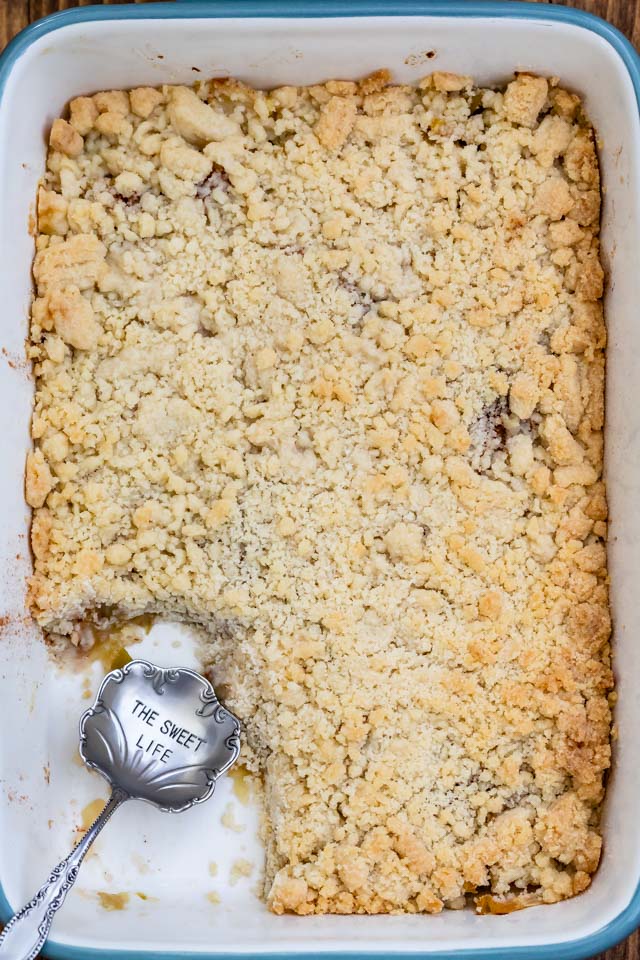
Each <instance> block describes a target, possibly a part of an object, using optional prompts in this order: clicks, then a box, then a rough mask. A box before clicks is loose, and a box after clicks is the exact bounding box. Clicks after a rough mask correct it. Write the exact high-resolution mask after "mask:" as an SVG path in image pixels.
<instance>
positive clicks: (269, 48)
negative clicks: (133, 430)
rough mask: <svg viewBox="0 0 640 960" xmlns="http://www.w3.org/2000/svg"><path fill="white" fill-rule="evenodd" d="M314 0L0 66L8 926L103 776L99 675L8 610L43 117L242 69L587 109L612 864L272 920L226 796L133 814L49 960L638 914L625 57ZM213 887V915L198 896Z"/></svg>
mask: <svg viewBox="0 0 640 960" xmlns="http://www.w3.org/2000/svg"><path fill="white" fill-rule="evenodd" d="M314 2H315V0H298V2H296V3H294V2H291V3H289V2H288V0H282V2H277V3H271V2H265V3H259V2H256V3H254V2H251V0H237V2H236V3H233V2H231V3H218V2H215V0H214V2H211V3H186V4H182V5H176V4H172V3H168V4H147V5H141V6H135V7H133V6H132V7H124V6H115V7H95V8H91V7H88V8H87V7H83V8H80V9H77V10H73V11H66V12H65V13H63V14H58V15H55V16H54V17H52V18H49V19H48V20H47V21H44V22H42V23H41V24H38V25H36V26H34V27H31V28H30V29H29V30H28V31H26V32H25V33H23V34H22V35H21V36H20V37H19V38H18V39H17V40H16V41H14V43H13V44H12V45H11V46H10V47H9V48H8V50H7V51H6V52H5V54H4V56H3V58H2V61H1V62H0V96H1V101H0V289H1V290H2V298H3V303H4V307H3V310H2V314H1V319H0V347H1V348H2V353H1V355H0V451H1V453H0V462H1V464H2V471H1V474H0V484H1V487H0V490H1V500H0V504H1V506H0V616H2V620H0V678H1V686H0V721H1V722H0V883H1V888H0V893H1V896H0V901H1V903H0V912H1V913H2V914H5V915H8V914H9V913H10V912H11V907H17V906H18V905H19V904H21V903H22V902H24V901H25V900H26V899H28V897H29V896H30V895H31V894H32V893H33V892H34V890H35V889H36V888H37V887H38V885H39V884H40V883H41V882H42V881H43V880H44V877H45V874H46V871H47V869H48V867H49V866H50V865H52V864H53V863H54V862H56V861H57V860H58V859H59V858H60V857H61V856H62V855H63V854H65V853H66V852H67V849H68V848H69V844H70V841H71V839H72V835H73V830H74V827H75V826H76V825H77V824H78V822H79V819H80V811H81V809H82V808H83V806H84V805H85V804H87V803H88V802H89V801H91V800H94V799H95V798H97V797H100V796H104V795H105V791H104V786H103V784H102V781H100V780H99V779H98V778H97V777H96V776H94V775H91V774H89V773H88V772H86V771H85V770H84V769H82V768H81V767H80V766H79V765H78V763H77V761H76V760H75V759H74V752H75V744H76V721H77V718H78V716H79V714H80V712H81V710H82V709H83V708H84V707H85V706H86V703H87V700H86V699H83V697H82V693H83V690H86V689H87V688H89V689H91V688H92V687H93V686H94V685H95V683H96V681H97V679H98V677H99V674H100V668H99V666H98V665H94V666H93V668H90V669H85V670H83V671H80V672H77V673H75V674H74V673H73V672H69V671H67V672H65V671H59V670H57V669H56V668H54V666H53V665H52V664H51V663H50V661H49V660H48V658H47V653H46V652H45V649H44V646H43V644H42V640H41V637H40V636H39V635H38V633H37V631H35V630H34V629H33V627H32V626H31V625H30V623H29V620H28V618H27V616H26V612H25V601H24V592H25V580H26V577H27V575H28V572H29V566H30V558H29V548H28V523H29V517H28V513H27V510H26V509H25V505H24V501H23V493H22V485H23V463H24V456H25V452H26V450H27V447H28V443H29V439H28V436H29V431H28V424H29V416H30V402H31V393H32V387H31V383H30V379H29V371H28V368H27V365H26V364H25V362H24V359H23V357H24V339H25V335H26V331H27V313H28V304H29V297H30V289H31V282H30V264H31V260H32V256H33V240H32V237H31V236H30V234H29V218H30V211H32V208H33V200H34V196H35V191H36V185H37V182H38V178H39V177H40V175H41V173H42V170H43V163H44V156H45V134H46V131H47V128H48V126H49V124H50V122H51V120H52V119H53V118H54V117H55V116H57V115H59V113H60V111H61V110H62V109H63V107H64V104H65V102H66V101H67V100H68V99H69V98H70V97H72V96H74V95H77V94H80V93H91V92H93V91H95V90H100V89H104V88H111V87H127V86H132V85H137V84H159V83H163V82H171V83H175V82H181V83H185V82H186V83H189V82H190V81H192V80H193V79H195V78H196V77H206V76H225V75H235V76H238V77H240V78H242V79H243V80H246V81H248V82H249V83H252V84H255V85H257V86H275V85H279V84H284V83H293V84H303V83H310V82H315V81H318V80H322V79H326V78H329V77H345V78H346V77H359V76H362V75H363V74H366V73H367V72H369V71H371V70H373V69H375V68H378V67H381V66H386V67H390V68H391V69H392V70H393V73H394V76H395V77H396V78H397V79H398V80H400V81H403V82H411V81H414V80H417V79H418V78H419V77H421V76H422V75H423V74H425V73H427V72H429V71H430V70H431V69H434V68H435V67H437V68H438V69H441V70H454V71H460V72H464V73H472V74H474V75H475V77H476V78H477V79H478V80H479V81H480V82H482V83H488V84H491V83H496V82H501V81H503V80H505V79H507V78H508V77H509V76H510V75H511V74H512V72H513V70H514V69H515V68H525V69H528V70H533V71H538V72H540V73H543V74H557V75H559V76H560V77H561V78H562V80H563V82H564V83H565V84H567V85H569V86H570V87H572V88H575V90H577V91H578V92H580V93H581V94H582V95H584V97H585V99H586V105H587V109H588V111H589V113H590V115H591V117H592V119H593V121H594V123H595V125H596V127H597V129H598V132H599V137H600V153H601V159H602V170H603V178H604V185H605V191H606V193H605V204H604V215H603V234H602V236H603V244H604V255H605V262H606V265H607V268H608V278H609V280H608V293H607V298H608V303H607V308H608V309H607V315H608V324H609V354H608V379H607V391H608V408H607V449H606V457H607V475H608V482H609V496H610V506H611V517H612V524H611V542H610V565H611V576H612V599H613V611H614V618H615V654H616V655H615V665H616V673H617V680H618V691H619V703H618V707H617V717H616V720H617V730H618V732H619V739H618V741H617V744H616V756H615V765H614V770H613V774H612V777H611V781H610V786H609V792H608V800H607V806H606V816H605V838H606V840H605V848H604V856H603V861H602V865H601V867H600V869H599V870H598V873H597V875H596V877H595V879H594V882H593V884H592V886H591V887H590V889H589V890H588V891H587V892H586V893H585V894H583V895H582V896H580V897H578V898H576V899H573V900H571V901H567V902H564V903H560V904H556V905H554V906H547V907H539V908H535V909H531V910H526V911H523V912H521V913H515V914H512V915H510V916H506V917H494V916H488V917H477V916H474V915H473V914H472V913H471V912H469V911H462V912H445V913H444V914H441V915H440V916H437V917H429V916H420V917H410V916H404V917H403V916H399V917H367V918H364V917H315V918H308V919H307V918H299V917H275V916H272V915H271V914H269V913H268V912H267V910H266V908H265V907H264V905H263V904H262V903H261V902H260V900H259V899H258V898H257V897H256V895H255V892H254V889H255V884H256V881H257V879H258V874H259V870H260V861H261V851H260V844H259V842H258V840H257V813H256V809H255V808H254V807H252V806H251V805H249V806H243V805H242V804H241V803H240V801H239V800H237V799H236V798H235V797H234V794H233V790H232V783H231V781H229V780H228V779H227V780H226V782H224V783H221V784H220V785H219V788H218V791H217V793H216V796H215V797H214V798H213V800H212V801H211V802H210V803H207V804H205V805H203V806H202V807H198V808H195V809H193V810H192V811H191V812H189V813H187V814H184V815H182V816H180V817H170V816H167V815H165V814H161V813H158V812H156V811H154V810H151V809H149V807H147V806H145V805H143V804H138V805H136V804H130V805H128V807H127V808H125V809H124V811H123V812H122V813H121V814H120V815H119V816H118V818H117V820H116V821H115V822H113V824H111V825H110V826H109V828H108V829H107V830H106V831H105V833H104V834H103V836H102V838H101V840H100V841H99V843H98V849H97V853H96V855H95V856H93V857H90V858H89V860H88V862H86V864H85V866H84V867H83V869H82V873H81V876H80V880H79V882H78V885H77V887H76V889H75V890H74V892H73V893H72V894H71V895H70V896H69V898H68V900H67V903H66V905H65V908H64V910H63V911H62V912H61V913H60V914H59V915H58V919H57V920H56V923H55V926H54V931H53V941H54V942H53V943H49V946H48V954H49V955H50V956H51V957H58V958H64V960H80V958H86V960H90V958H94V960H99V958H101V960H105V958H107V957H109V958H112V960H115V958H118V960H134V958H142V957H146V958H150V957H154V958H164V960H178V958H179V957H183V958H184V957H191V956H194V955H198V956H201V957H202V956H212V957H213V956H216V957H231V956H239V955H240V956H248V955H251V956H258V955H265V954H268V955H271V956H273V955H283V956H287V957H292V956H300V955H314V956H319V955H325V954H326V955H328V954H331V955H332V956H355V955H358V956H373V955H385V956H389V955H398V956H400V955H403V956H405V955H418V954H419V955H429V956H430V957H431V956H437V957H440V958H444V957H451V956H453V955H455V956H456V957H459V956H462V957H474V958H477V960H482V958H489V957H491V958H498V957H504V958H505V960H506V958H508V960H517V958H522V960H524V958H529V957H534V956H535V957H548V958H549V960H562V958H567V957H580V956H586V955H590V954H592V953H595V952H597V951H599V950H603V949H605V948H606V947H607V946H609V945H611V943H613V942H615V940H617V939H620V938H621V937H622V936H624V935H626V934H627V933H628V932H629V931H630V930H631V928H632V927H633V926H635V924H636V923H637V922H638V921H640V894H639V893H638V883H639V880H640V818H639V817H638V815H637V809H638V797H639V796H640V790H639V786H640V765H639V764H638V763H637V752H638V739H639V736H640V734H639V732H638V731H639V730H640V697H639V696H638V694H637V689H638V683H639V681H640V644H639V643H638V634H639V632H640V631H639V613H638V604H637V602H636V597H637V587H636V579H637V570H638V569H639V568H640V509H639V507H638V504H637V501H636V493H637V488H638V480H639V478H640V405H639V404H638V402H637V396H638V391H637V386H638V385H637V380H638V378H639V375H640V372H639V369H638V364H639V358H640V324H639V323H638V319H637V318H638V303H639V302H640V296H639V294H640V270H639V269H638V264H637V256H638V250H640V209H639V207H640V191H639V190H638V186H639V185H640V126H639V121H638V99H637V98H638V91H639V90H640V81H639V73H638V64H637V56H636V54H635V52H634V51H633V49H632V48H631V46H630V45H629V44H628V43H627V42H626V41H625V40H624V39H623V38H622V37H621V36H620V35H619V34H617V33H616V32H615V31H613V30H612V29H611V28H609V27H608V25H606V24H604V23H603V22H602V21H598V20H596V19H595V18H592V17H588V16H586V15H584V14H581V13H578V12H576V11H570V10H568V9H562V8H550V7H547V6H546V5H534V4H508V3H501V4H496V3H491V2H487V3H479V4H475V3H464V2H463V3H455V2H452V3H444V4H439V5H434V4H430V3H429V2H428V0H427V2H423V3H413V2H412V0H400V2H393V0H391V2H390V3H386V4H376V0H370V2H369V0H350V2H349V0H346V2H344V3H343V2H339V0H335V2H334V0H325V2H323V3H319V4H315V5H314ZM176 638H179V640H180V642H181V649H180V650H178V649H176V644H175V641H176ZM192 651H193V645H192V643H191V641H190V639H189V637H188V633H187V631H185V630H184V629H178V628H173V627H170V626H166V625H158V626H156V627H155V628H154V629H153V631H152V632H151V634H150V636H149V637H148V638H147V640H145V641H144V643H143V645H142V646H141V647H138V648H136V654H138V653H140V654H141V655H145V656H147V657H150V658H153V659H155V660H157V661H159V662H161V663H164V664H166V665H169V664H175V663H176V661H180V662H181V663H182V664H183V665H191V664H193V663H194V662H195V661H194V655H193V652H192ZM83 684H84V686H83ZM229 803H233V804H235V807H234V808H233V811H232V812H233V816H234V817H235V820H236V821H238V822H239V823H241V824H242V825H243V827H244V829H243V830H242V831H241V832H236V831H233V830H230V829H229V828H228V827H225V826H223V825H222V823H221V815H222V814H223V812H224V811H225V809H226V807H227V804H229ZM237 857H243V858H245V859H248V860H250V861H252V862H253V863H254V872H253V876H252V877H251V878H248V879H243V880H241V881H240V882H239V883H237V884H235V885H234V884H233V883H232V877H231V870H230V868H231V864H232V862H233V860H234V859H235V858H237ZM212 862H215V863H216V864H217V866H218V875H217V876H215V877H214V876H212V875H211V870H210V864H211V863H212ZM2 891H3V892H2ZM100 891H106V892H110V893H126V894H128V895H129V901H128V903H127V904H126V906H125V908H124V909H122V910H116V911H113V910H106V909H105V908H104V906H103V905H101V901H100V896H99V893H100ZM214 892H217V893H218V894H219V896H220V901H221V902H220V903H219V904H214V903H213V902H212V899H215V896H214V897H211V894H212V893H214ZM138 894H143V895H144V897H146V899H143V898H142V897H140V896H139V895H138ZM123 899H124V898H123ZM5 919H6V916H5Z"/></svg>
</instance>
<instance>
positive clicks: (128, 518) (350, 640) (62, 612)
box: [26, 71, 612, 914]
mask: <svg viewBox="0 0 640 960" xmlns="http://www.w3.org/2000/svg"><path fill="white" fill-rule="evenodd" d="M599 208H600V189H599V173H598V163H597V158H596V153H595V149H594V135H593V131H592V129H591V127H590V125H589V122H588V119H587V118H586V117H585V114H584V112H583V108H582V105H581V102H580V99H579V98H578V97H577V96H576V95H575V94H573V93H570V92H569V91H567V90H565V89H563V88H562V87H561V86H559V85H558V82H557V80H555V79H550V80H547V79H545V78H543V77H537V76H532V75H528V74H520V75H517V76H516V77H515V79H514V80H513V81H512V82H510V83H509V84H508V85H507V86H506V87H504V88H501V89H481V88H478V87H477V86H476V85H474V83H473V81H472V79H471V78H469V77H463V76H457V75H453V74H446V73H434V74H432V75H430V76H428V77H426V78H425V79H424V80H423V81H422V82H420V83H419V84H417V86H416V87H411V86H399V85H392V84H390V82H389V77H388V74H387V72H386V71H380V72H379V73H377V74H374V75H373V76H370V77H367V78H366V79H364V80H362V81H360V82H352V81H346V80H332V81H329V82H327V83H322V84H317V85H315V86H310V87H306V88H296V87H292V86H289V87H281V88H279V89H275V90H271V91H261V90H254V89H251V88H249V87H248V86H245V85H244V84H243V83H241V82H239V81H236V80H232V79H227V80H212V81H208V82H203V83H200V84H198V85H196V86H195V87H194V88H188V87H184V86H166V87H163V88H161V89H152V88H146V87H145V88H139V89H135V90H131V91H129V92H125V91H122V90H111V91H107V92H103V93H98V94H96V95H94V96H91V97H84V96H83V97H79V98H77V99H75V100H73V101H72V102H71V104H70V109H69V113H68V118H67V119H57V120H55V121H54V123H53V126H52V129H51V136H50V150H49V154H48V161H47V172H46V175H45V177H44V180H43V183H42V186H41V188H40V191H39V197H38V236H37V252H36V257H35V263H34V268H33V272H34V278H35V282H36V287H37V296H36V299H35V300H34V303H33V310H32V321H31V341H30V355H31V357H32V359H33V361H34V367H35V376H36V397H35V411H34V416H33V440H34V448H33V450H32V452H31V453H30V454H29V457H28V464H27V476H26V496H27V500H28V502H29V504H30V505H31V506H32V507H33V508H34V514H33V526H32V543H33V553H34V558H35V572H34V576H33V579H32V581H31V586H30V602H31V605H32V609H33V613H34V616H35V617H36V619H37V621H38V623H39V624H41V626H42V627H43V628H44V629H45V630H46V631H47V632H48V633H49V634H52V635H54V636H55V637H57V638H58V641H59V638H60V637H67V638H69V639H70V640H71V641H72V642H76V643H77V642H78V639H79V632H80V625H81V624H82V623H83V622H84V623H86V622H91V623H94V624H97V625H98V626H99V627H102V628H103V627H105V626H108V625H109V624H111V623H114V622H119V621H123V620H128V619H131V618H134V617H137V616H140V615H141V614H157V615H161V616H164V617H166V618H170V619H174V620H181V619H182V620H187V621H190V622H192V623H195V624H198V625H199V626H200V627H201V628H202V630H203V632H204V633H205V634H206V638H207V639H206V643H205V650H206V653H205V656H206V659H207V662H208V663H209V664H210V665H211V671H212V676H213V678H214V680H215V682H216V683H217V684H218V686H219V689H220V688H221V689H222V690H223V691H224V693H225V699H226V702H227V703H228V705H229V707H230V708H231V709H232V710H234V711H235V712H236V714H238V715H239V716H240V717H241V718H242V719H243V721H244V724H245V735H246V747H245V754H246V755H247V756H248V757H249V759H250V762H251V763H252V764H253V766H254V769H257V768H259V769H260V770H261V772H262V775H263V778H264V785H265V824H266V825H265V842H266V848H267V872H266V890H265V897H266V899H267V902H268V904H269V906H270V908H271V909H272V910H274V911H275V912H276V913H282V912H284V911H292V912H295V913H299V914H310V913H326V912H332V913H384V912H390V913H393V912H411V913H417V912H427V913H436V912H438V911H440V910H441V909H442V908H443V906H445V907H453V908H456V907H460V906H463V905H464V904H465V902H467V900H470V901H471V900H473V899H474V898H475V903H476V906H477V909H479V910H482V911H485V910H491V911H493V912H507V911H508V910H510V909H516V908H518V907H521V906H525V905H528V904H530V903H541V902H553V901H556V900H559V899H562V898H564V897H569V896H571V895H573V894H576V893H578V892H580V891H582V890H584V889H585V888H586V887H587V886H588V884H589V882H590V876H591V874H592V873H593V871H594V870H595V868H596V866H597V864H598V859H599V856H600V847H601V837H600V831H599V810H600V806H601V802H602V798H603V776H604V773H605V771H606V769H607V767H608V766H609V754H610V750H609V726H610V714H609V701H608V695H609V691H610V689H611V683H612V679H611V672H610V648H609V634H610V620H609V612H608V598H607V572H606V553H605V546H604V541H605V535H606V517H607V507H606V500H605V491H604V485H603V482H602V460H603V402H604V388H603V374H604V346H605V326H604V322H603V315H602V305H601V302H600V301H601V297H602V291H603V271H602V268H601V265H600V260H599V247H598V233H599Z"/></svg>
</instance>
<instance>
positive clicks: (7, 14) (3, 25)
mask: <svg viewBox="0 0 640 960" xmlns="http://www.w3.org/2000/svg"><path fill="white" fill-rule="evenodd" d="M91 2H100V0H0V49H2V47H4V46H5V44H7V43H8V42H9V40H10V39H11V38H12V37H13V36H15V34H16V33H18V32H19V31H20V30H22V28H23V27H25V26H26V25H27V24H28V23H29V22H31V21H33V20H38V19H40V17H46V16H47V15H48V14H49V13H53V12H54V11H55V10H64V9H67V8H68V7H74V6H84V5H86V4H87V3H91ZM103 2H106V3H122V2H125V0H103ZM541 2H547V0H541ZM548 2H551V3H565V4H566V5H567V6H572V7H580V8H582V9H583V10H588V11H589V12H590V13H595V14H597V15H598V16H600V17H603V18H604V19H605V20H609V22H610V23H613V24H614V25H615V26H616V27H618V29H619V30H622V32H623V33H625V34H626V35H627V36H628V37H629V38H630V39H631V40H632V41H633V43H635V45H636V46H640V0H548ZM594 960H640V934H639V933H638V931H637V930H636V932H635V933H633V934H632V935H631V936H630V937H629V938H628V939H627V940H625V941H624V943H621V944H619V945H618V946H617V947H614V948H613V949H612V950H608V951H607V952H606V953H601V954H599V955H598V956H597V957H594Z"/></svg>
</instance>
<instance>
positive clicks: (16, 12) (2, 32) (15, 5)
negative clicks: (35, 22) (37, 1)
mask: <svg viewBox="0 0 640 960" xmlns="http://www.w3.org/2000/svg"><path fill="white" fill-rule="evenodd" d="M28 23H29V0H0V50H1V49H2V48H3V47H4V46H5V45H6V44H7V43H8V42H9V40H11V38H12V37H14V36H15V35H16V33H19V32H20V30H22V28H23V27H26V25H27V24H28Z"/></svg>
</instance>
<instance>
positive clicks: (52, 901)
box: [0, 787, 129, 960]
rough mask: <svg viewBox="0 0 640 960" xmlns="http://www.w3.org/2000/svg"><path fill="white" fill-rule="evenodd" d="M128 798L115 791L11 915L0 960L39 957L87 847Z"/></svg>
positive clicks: (1, 938) (0, 947)
mask: <svg viewBox="0 0 640 960" xmlns="http://www.w3.org/2000/svg"><path fill="white" fill-rule="evenodd" d="M128 799H129V794H128V793H126V792H125V791H124V790H121V789H120V788H119V787H115V788H114V790H113V792H112V794H111V796H110V798H109V800H108V802H107V804H106V806H105V807H104V809H103V811H102V813H101V814H100V815H99V816H98V817H97V818H96V820H95V821H94V822H93V824H92V825H91V826H90V827H89V829H88V830H87V832H86V833H85V835H84V837H83V838H82V839H81V840H80V842H79V843H78V844H77V845H76V846H75V847H74V848H73V850H72V851H71V853H70V854H69V856H68V857H66V858H65V859H64V860H61V861H60V863H59V864H58V866H57V867H54V869H53V871H52V873H51V876H50V877H49V879H48V880H47V882H46V883H45V885H44V886H43V887H41V888H40V889H39V890H38V892H37V893H36V895H35V897H34V898H33V900H30V901H29V903H27V904H25V906H24V907H22V909H21V910H19V911H18V913H16V914H14V916H13V917H12V918H11V920H10V921H9V923H8V924H7V926H6V927H5V928H4V931H3V933H2V935H1V936H0V960H34V958H35V957H36V956H37V955H38V954H39V953H40V950H41V949H42V947H43V945H44V942H45V940H46V939H47V935H48V933H49V928H50V926H51V922H52V920H53V917H54V915H55V913H56V911H57V910H58V909H59V908H60V907H61V906H62V904H63V902H64V899H65V897H66V895H67V894H68V892H69V890H70V889H71V887H72V886H73V885H74V883H75V882H76V877H77V876H78V871H79V870H80V864H81V863H82V861H83V859H84V856H85V854H86V853H87V851H88V849H89V847H90V846H91V844H92V843H93V841H94V840H95V838H96V837H97V836H98V834H99V833H100V831H101V830H102V828H103V827H104V825H105V823H106V822H107V820H108V819H109V818H110V817H111V815H112V814H113V813H114V812H115V811H116V810H117V809H118V807H119V806H120V805H121V804H123V803H124V801H125V800H128Z"/></svg>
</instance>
